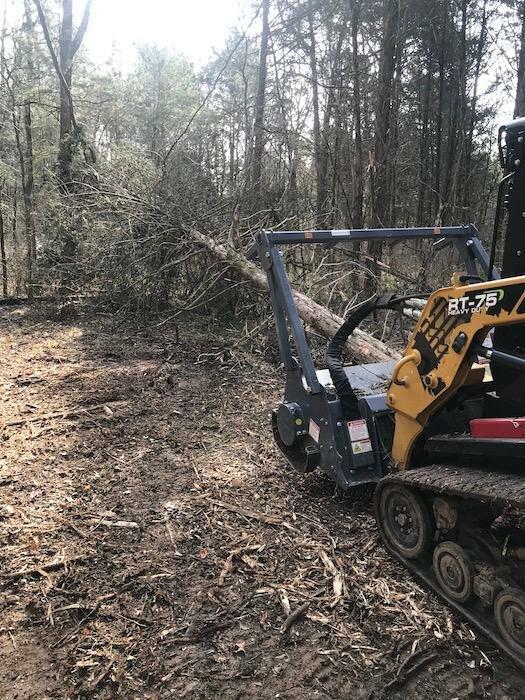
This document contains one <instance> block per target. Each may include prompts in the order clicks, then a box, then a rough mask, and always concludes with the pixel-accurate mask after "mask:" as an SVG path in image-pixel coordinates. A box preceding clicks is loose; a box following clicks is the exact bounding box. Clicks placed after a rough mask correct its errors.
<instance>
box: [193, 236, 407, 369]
mask: <svg viewBox="0 0 525 700" xmlns="http://www.w3.org/2000/svg"><path fill="white" fill-rule="evenodd" d="M189 235H190V237H191V238H192V239H193V240H194V241H195V242H196V243H198V244H199V245H202V246H203V247H204V248H207V249H208V250H209V251H210V252H211V253H212V254H213V255H214V256H215V257H216V258H218V259H219V260H223V261H224V262H225V263H227V264H228V265H230V267H232V268H233V269H234V270H235V271H236V272H238V273H239V274H240V275H241V276H242V277H245V278H246V279H247V280H250V281H251V282H253V284H254V286H255V287H257V288H258V289H260V290H262V291H264V292H268V281H267V279H266V274H265V273H264V272H263V271H262V270H261V269H259V268H258V267H257V266H256V265H254V264H253V263H251V262H250V261H249V260H247V259H246V258H245V257H244V256H243V255H241V254H240V253H238V252H237V251H236V250H234V249H233V248H227V247H226V246H223V245H221V244H220V243H217V242H216V241H214V240H213V239H212V238H210V237H209V236H205V235H204V234H202V233H201V232H200V231H196V230H195V229H192V230H191V231H189ZM292 292H293V296H294V299H295V303H296V305H297V311H298V313H299V316H300V317H301V318H302V320H303V321H304V322H305V323H306V324H307V325H308V326H310V328H312V329H313V330H315V331H317V332H318V333H320V334H321V335H324V336H325V337H326V338H329V339H330V338H332V337H333V335H334V334H335V333H336V331H337V330H338V328H339V327H340V326H341V324H342V323H343V319H342V318H341V317H340V316H337V315H336V314H333V313H332V312H331V311H329V310H328V309H327V308H326V307H324V306H321V305H320V304H318V303H317V302H315V301H314V300H313V299H310V297H308V296H307V295H306V294H303V293H302V292H298V291H297V290H295V289H293V290H292ZM346 350H347V352H348V353H349V355H351V357H352V358H353V359H355V360H357V361H358V362H383V361H385V360H392V359H398V358H399V357H400V355H399V353H397V352H396V351H395V350H391V349H390V348H388V347H387V346H386V345H385V344H384V343H382V342H381V341H380V340H377V338H374V337H373V336H372V335H370V333H366V332H365V331H362V330H360V329H359V328H357V329H356V330H355V331H354V332H353V334H352V336H351V337H350V338H349V339H348V341H347V343H346Z"/></svg>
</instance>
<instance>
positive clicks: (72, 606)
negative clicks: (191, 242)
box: [0, 308, 523, 700]
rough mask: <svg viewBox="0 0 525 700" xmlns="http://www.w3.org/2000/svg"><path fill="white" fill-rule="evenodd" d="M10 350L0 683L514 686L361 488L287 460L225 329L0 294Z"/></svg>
mask: <svg viewBox="0 0 525 700" xmlns="http://www.w3.org/2000/svg"><path fill="white" fill-rule="evenodd" d="M195 325H196V326H197V327H198V325H202V322H201V323H200V324H195ZM161 330H162V333H161ZM225 345H226V347H229V348H230V349H229V350H227V351H226V352H221V351H220V349H219V346H220V347H221V348H224V346H225ZM0 356H1V358H2V360H1V365H0V367H1V369H0V372H1V378H2V384H3V391H2V395H1V405H2V412H1V437H0V698H2V699H11V698H12V699H14V698H17V699H23V698H73V697H88V698H112V697H117V698H172V697H176V698H199V699H200V698H217V697H222V698H248V699H255V698H281V699H290V700H291V699H296V698H305V699H306V698H308V699H310V698H384V697H392V698H467V697H470V698H480V697H490V698H517V697H523V693H522V690H521V688H522V684H523V676H522V675H521V674H520V673H519V672H518V671H517V670H516V669H515V668H514V667H513V666H512V665H511V664H509V663H508V662H507V661H505V660H504V659H502V657H501V656H500V654H499V653H498V652H497V651H495V650H494V648H493V647H492V646H491V645H490V643H489V642H488V641H486V640H484V639H478V638H477V636H476V635H475V634H474V633H473V632H472V631H471V630H470V629H469V627H468V625H466V624H465V623H463V622H462V621H461V620H460V619H458V618H457V617H456V616H454V615H452V614H451V613H450V612H448V611H447V609H446V608H445V607H444V606H443V605H442V604H441V603H440V602H438V601H437V600H436V599H435V598H434V596H432V595H431V594H429V593H427V592H426V591H425V590H423V589H421V588H420V587H419V586H418V585H417V584H415V583H414V581H413V580H411V579H410V577H409V576H408V574H407V573H405V572H404V571H403V570H402V569H401V568H400V567H399V566H398V565H397V564H396V563H394V562H393V561H391V559H390V558H389V557H388V556H387V555H386V554H385V552H384V551H383V548H382V547H381V545H380V542H379V540H378V537H377V534H376V532H375V528H374V521H373V517H372V513H371V507H370V502H369V500H366V499H364V500H361V501H357V502H356V501H352V500H350V499H348V498H345V497H343V496H342V495H341V494H338V493H335V492H334V489H333V487H332V486H331V485H330V484H329V482H327V481H326V480H324V479H323V478H322V477H320V476H317V475H311V476H309V477H308V478H306V479H304V478H301V477H298V476H296V475H294V474H293V473H292V472H291V471H290V470H289V469H288V468H287V467H286V466H285V465H284V464H283V462H282V459H281V458H280V457H279V456H278V454H276V452H275V450H274V447H273V443H272V439H271V435H270V431H269V420H268V416H269V411H270V409H271V408H272V406H273V405H274V403H275V402H276V401H277V399H278V398H279V395H280V390H281V378H280V376H279V372H278V371H277V370H276V368H275V367H273V366H272V365H270V364H268V363H266V362H264V361H263V360H262V359H261V358H258V357H256V356H254V355H250V354H248V353H246V352H243V351H242V350H240V349H239V346H238V345H236V341H235V334H234V333H232V332H230V333H226V334H225V338H224V339H219V338H217V337H216V336H215V335H214V333H212V330H211V329H210V330H209V331H208V332H204V331H202V332H200V333H199V334H198V335H196V334H195V332H194V331H193V330H190V329H189V328H187V329H185V330H184V329H183V330H182V331H181V335H180V338H177V337H176V335H175V334H174V333H171V334H170V333H169V332H165V330H164V328H162V329H159V330H158V332H157V333H132V332H131V331H127V330H122V329H121V330H114V329H113V330H112V329H111V326H110V324H109V321H108V319H107V318H106V317H95V318H91V319H87V318H83V317H74V318H69V319H66V320H62V321H61V320H60V317H59V316H57V315H56V314H55V315H54V317H53V320H49V319H46V318H45V317H44V316H43V315H42V311H36V310H33V311H29V310H28V309H25V308H21V309H2V310H0ZM294 611H299V613H300V614H299V616H298V617H297V619H296V621H295V623H294V624H291V626H289V629H286V627H287V625H286V624H285V621H286V620H287V619H288V625H290V618H289V615H290V613H291V612H292V613H293V612H294Z"/></svg>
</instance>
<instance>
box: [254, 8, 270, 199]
mask: <svg viewBox="0 0 525 700" xmlns="http://www.w3.org/2000/svg"><path fill="white" fill-rule="evenodd" d="M269 11H270V0H263V18H262V34H261V50H260V54H259V75H258V79H257V97H256V100H255V118H254V122H253V151H252V160H251V186H252V192H253V198H254V200H257V201H259V200H260V193H261V175H262V159H263V151H264V101H265V98H266V77H267V65H266V63H267V59H268V39H269V37H270V25H269V22H268V14H269Z"/></svg>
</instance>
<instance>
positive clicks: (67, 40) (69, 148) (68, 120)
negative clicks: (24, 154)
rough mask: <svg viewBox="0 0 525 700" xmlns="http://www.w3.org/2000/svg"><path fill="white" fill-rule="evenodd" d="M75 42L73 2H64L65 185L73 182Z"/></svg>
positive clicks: (61, 159)
mask: <svg viewBox="0 0 525 700" xmlns="http://www.w3.org/2000/svg"><path fill="white" fill-rule="evenodd" d="M72 42H73V0H62V25H61V27H60V38H59V65H60V71H61V73H62V75H63V77H64V80H63V81H62V80H61V81H60V142H59V148H58V177H59V178H60V180H61V181H62V182H63V183H64V184H66V185H67V184H68V183H70V182H71V167H72V163H73V144H72V130H73V122H72V118H73V109H72V104H71V82H72V68H73V57H72Z"/></svg>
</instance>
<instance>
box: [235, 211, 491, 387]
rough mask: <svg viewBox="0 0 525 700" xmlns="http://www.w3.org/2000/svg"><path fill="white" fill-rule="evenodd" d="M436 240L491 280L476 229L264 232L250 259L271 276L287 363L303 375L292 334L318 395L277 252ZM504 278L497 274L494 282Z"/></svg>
mask: <svg viewBox="0 0 525 700" xmlns="http://www.w3.org/2000/svg"><path fill="white" fill-rule="evenodd" d="M425 238H429V239H435V242H434V247H435V248H436V250H441V249H442V248H445V247H446V246H448V245H451V244H453V245H455V247H456V248H457V250H458V252H459V253H460V255H461V258H462V260H463V262H464V263H465V266H466V270H467V273H468V275H472V276H476V275H477V274H478V272H479V271H478V267H477V266H478V265H479V267H480V268H481V271H482V272H483V273H484V274H485V275H486V277H487V278H490V276H489V264H490V261H489V256H488V255H487V252H486V251H485V249H484V248H483V244H482V243H481V240H480V238H479V233H478V231H477V229H476V227H475V226H473V225H472V224H469V225H464V226H443V227H437V226H436V227H433V228H430V227H428V228H381V229H353V230H352V229H342V230H332V231H261V232H260V233H259V234H257V237H256V240H255V243H254V244H253V245H252V246H251V248H250V249H249V250H248V253H247V257H248V259H249V260H253V259H254V258H255V257H258V258H259V260H260V263H261V266H262V267H263V269H264V270H265V272H266V275H267V278H268V286H269V290H270V299H271V303H272V307H273V311H274V314H275V320H276V327H277V340H278V343H279V350H280V354H281V360H282V362H283V365H284V367H285V369H286V370H287V371H291V370H296V369H297V361H296V360H295V358H294V357H293V355H292V348H291V346H290V337H289V335H290V334H289V331H291V334H292V336H293V339H294V344H295V347H296V350H297V353H298V355H299V363H300V366H301V369H302V371H303V374H304V378H305V380H306V383H307V387H308V391H309V392H310V393H312V394H318V393H320V392H321V385H320V384H319V381H318V379H317V373H316V371H315V367H314V363H313V360H312V355H311V353H310V349H309V347H308V343H307V341H306V336H305V333H304V328H303V325H302V323H301V319H300V318H299V314H298V312H297V308H296V305H295V302H294V298H293V293H292V289H291V287H290V282H289V280H288V276H287V274H286V269H285V267H284V263H283V259H282V257H281V254H280V253H279V251H278V249H277V247H276V246H278V245H293V244H306V245H308V244H322V245H324V246H328V247H333V246H335V245H338V244H340V243H353V242H357V241H408V240H417V239H425ZM499 277H500V275H499V273H498V272H497V271H496V269H495V268H494V269H493V270H492V279H499Z"/></svg>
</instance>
